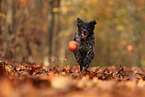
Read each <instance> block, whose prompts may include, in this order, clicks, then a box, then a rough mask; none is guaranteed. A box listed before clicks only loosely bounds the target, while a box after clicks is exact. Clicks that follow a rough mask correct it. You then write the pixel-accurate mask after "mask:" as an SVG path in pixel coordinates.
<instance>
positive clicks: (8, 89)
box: [0, 60, 145, 97]
mask: <svg viewBox="0 0 145 97" xmlns="http://www.w3.org/2000/svg"><path fill="white" fill-rule="evenodd" d="M0 79H1V80H0V96H1V97H16V96H17V97H22V96H23V97H30V96H32V97H56V96H59V97H76V96H81V97H104V96H105V97H106V96H109V97H112V96H117V97H122V96H123V97H131V96H133V97H138V96H140V97H144V96H145V93H144V90H145V68H142V69H140V68H137V67H132V68H127V67H123V66H122V65H119V66H117V67H115V66H109V67H100V66H98V67H91V68H90V69H89V71H88V72H83V73H80V72H79V68H78V67H77V66H70V65H67V66H63V67H59V66H57V65H55V66H49V67H46V66H44V65H36V64H34V63H31V64H30V63H23V62H22V63H18V62H16V61H14V60H1V61H0Z"/></svg>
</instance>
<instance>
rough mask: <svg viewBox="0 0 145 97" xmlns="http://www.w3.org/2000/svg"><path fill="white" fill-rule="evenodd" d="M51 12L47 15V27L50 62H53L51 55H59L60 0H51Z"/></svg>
mask: <svg viewBox="0 0 145 97" xmlns="http://www.w3.org/2000/svg"><path fill="white" fill-rule="evenodd" d="M49 6H50V7H49V12H48V16H47V20H48V22H47V27H48V31H47V32H48V35H49V38H48V46H49V47H48V58H49V64H51V57H54V56H56V55H57V51H58V50H56V47H57V45H58V44H56V43H57V42H56V39H57V35H58V32H59V30H60V26H59V7H60V0H50V2H49Z"/></svg>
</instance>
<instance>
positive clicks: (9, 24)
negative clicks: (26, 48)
mask: <svg viewBox="0 0 145 97" xmlns="http://www.w3.org/2000/svg"><path fill="white" fill-rule="evenodd" d="M6 2H7V12H6V22H5V26H6V31H5V36H4V40H5V43H4V53H5V55H4V56H5V57H7V58H15V46H14V41H15V37H16V33H15V32H14V2H13V0H7V1H6Z"/></svg>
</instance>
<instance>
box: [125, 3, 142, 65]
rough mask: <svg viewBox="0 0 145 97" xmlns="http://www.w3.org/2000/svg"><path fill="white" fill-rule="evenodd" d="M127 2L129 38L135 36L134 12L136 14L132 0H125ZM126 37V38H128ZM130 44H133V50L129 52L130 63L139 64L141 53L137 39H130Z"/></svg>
mask: <svg viewBox="0 0 145 97" xmlns="http://www.w3.org/2000/svg"><path fill="white" fill-rule="evenodd" d="M126 3H127V8H128V20H129V38H133V37H137V34H136V31H135V29H136V28H135V21H136V20H135V18H136V17H135V14H136V9H137V8H136V5H135V4H134V3H132V1H126ZM129 38H128V39H129ZM131 42H132V43H131V44H132V46H133V51H132V54H131V56H130V57H131V58H130V59H131V60H130V63H131V64H132V65H133V66H141V62H140V60H141V53H140V50H139V48H138V47H139V42H138V40H133V39H132V40H131Z"/></svg>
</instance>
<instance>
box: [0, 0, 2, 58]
mask: <svg viewBox="0 0 145 97" xmlns="http://www.w3.org/2000/svg"><path fill="white" fill-rule="evenodd" d="M1 8H2V0H0V14H1V13H2V11H1ZM1 21H2V20H1V17H0V56H1V57H2V30H1V25H2V22H1Z"/></svg>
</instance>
